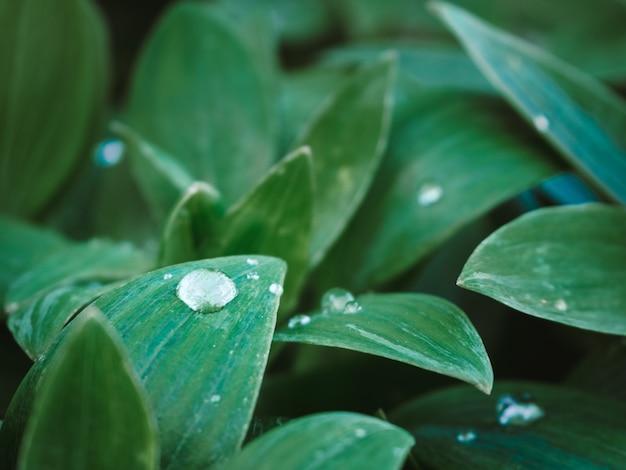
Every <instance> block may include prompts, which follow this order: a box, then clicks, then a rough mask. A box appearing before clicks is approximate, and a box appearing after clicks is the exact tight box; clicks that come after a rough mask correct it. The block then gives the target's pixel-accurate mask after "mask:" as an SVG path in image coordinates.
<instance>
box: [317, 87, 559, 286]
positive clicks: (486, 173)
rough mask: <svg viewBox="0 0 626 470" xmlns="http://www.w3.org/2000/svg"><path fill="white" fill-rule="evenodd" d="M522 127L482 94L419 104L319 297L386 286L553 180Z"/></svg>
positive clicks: (542, 150)
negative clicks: (344, 288) (501, 207)
mask: <svg viewBox="0 0 626 470" xmlns="http://www.w3.org/2000/svg"><path fill="white" fill-rule="evenodd" d="M520 124H523V123H521V122H520V121H519V119H517V117H516V116H515V115H513V114H512V113H511V112H510V111H508V110H507V108H506V106H505V105H503V103H501V102H500V101H499V100H496V99H492V98H488V97H486V96H480V95H467V94H463V95H460V94H454V93H449V92H447V93H438V94H434V93H432V92H431V93H427V94H423V95H422V96H420V97H417V98H416V99H415V104H414V115H413V117H412V118H410V119H409V120H408V121H407V123H406V124H405V125H404V126H402V127H401V128H399V129H398V130H397V131H396V132H395V133H394V134H393V135H392V137H391V140H390V142H389V148H388V151H387V155H386V158H385V160H384V161H383V164H382V165H381V170H380V172H379V176H378V177H377V179H376V181H375V182H374V183H373V185H372V188H371V190H370V193H369V194H368V196H367V198H366V199H365V201H364V202H363V205H362V206H361V208H360V209H359V211H358V212H357V214H356V216H355V217H354V219H353V220H352V222H351V223H350V225H349V226H348V229H347V230H346V232H345V233H344V235H343V237H342V238H341V239H340V240H339V242H338V243H337V244H336V245H335V246H334V247H333V249H332V250H331V253H330V255H329V256H328V260H329V261H328V263H325V264H322V265H321V266H320V270H319V273H318V279H319V283H320V284H322V286H323V288H322V290H323V289H324V288H328V287H331V286H332V285H333V284H338V283H342V284H344V285H345V284H346V283H349V285H350V287H352V288H354V289H355V290H358V291H362V290H365V289H367V288H368V287H369V286H371V285H376V284H380V283H382V282H385V281H387V280H389V279H391V278H393V277H394V276H397V275H398V274H400V273H402V272H403V271H405V270H406V269H408V268H410V267H411V266H413V265H414V264H415V263H417V262H418V261H419V260H421V259H423V258H424V256H426V255H428V254H429V253H430V252H432V251H433V250H434V249H435V248H437V247H438V246H439V245H440V244H441V243H442V242H444V241H445V240H446V239H448V238H449V237H450V236H451V235H453V234H454V233H455V232H457V231H458V230H459V229H461V228H462V227H463V226H464V225H465V224H467V223H468V222H470V221H472V220H475V219H476V218H478V217H480V216H481V215H483V214H485V213H486V212H487V211H489V210H490V209H492V208H494V207H496V206H497V205H498V204H500V203H502V202H503V201H505V200H507V199H508V198H510V197H513V196H515V195H516V194H518V193H519V192H521V191H523V190H524V189H526V188H528V187H529V186H532V185H533V184H536V183H538V182H539V181H541V180H542V179H544V178H547V177H548V176H550V175H552V174H554V173H555V172H556V167H555V166H554V165H553V164H551V163H550V158H549V157H550V156H551V152H550V151H549V149H547V148H546V147H545V145H542V142H541V141H540V140H539V139H537V138H534V137H533V135H532V134H531V133H530V132H528V131H525V130H524V126H523V125H522V126H520ZM356 240H358V242H356ZM338 260H339V261H338Z"/></svg>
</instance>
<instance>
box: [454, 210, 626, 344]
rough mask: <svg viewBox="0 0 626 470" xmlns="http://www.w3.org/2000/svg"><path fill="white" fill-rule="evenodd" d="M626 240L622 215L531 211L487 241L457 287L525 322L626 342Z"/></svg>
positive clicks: (624, 215)
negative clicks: (556, 325)
mask: <svg viewBox="0 0 626 470" xmlns="http://www.w3.org/2000/svg"><path fill="white" fill-rule="evenodd" d="M625 233H626V211H625V210H623V209H619V208H615V207H611V206H607V205H603V204H586V205H581V206H571V207H558V208H548V209H541V210H537V211H534V212H531V213H529V214H526V215H523V216H522V217H519V218H518V219H516V220H514V221H513V222H511V223H509V224H507V225H505V226H504V227H501V228H500V229H499V230H497V231H495V232H494V233H493V234H491V235H490V236H489V237H487V238H486V239H485V240H484V241H483V242H482V243H481V244H480V245H479V246H478V248H476V250H475V251H474V253H472V255H471V256H470V258H469V259H468V261H467V263H466V264H465V266H464V268H463V271H462V272H461V275H460V276H459V280H458V284H459V286H461V287H465V288H467V289H470V290H474V291H476V292H480V293H481V294H484V295H487V296H489V297H492V298H494V299H496V300H498V301H499V302H502V303H503V304H506V305H508V306H509V307H512V308H515V309H517V310H519V311H522V312H524V313H528V314H529V315H533V316H536V317H540V318H545V319H547V320H552V321H556V322H559V323H564V324H566V325H572V326H576V327H579V328H584V329H588V330H593V331H601V332H605V333H612V334H621V335H624V334H626V316H624V312H626V290H625V289H624V285H626V271H625V270H624V266H626V238H624V234H625Z"/></svg>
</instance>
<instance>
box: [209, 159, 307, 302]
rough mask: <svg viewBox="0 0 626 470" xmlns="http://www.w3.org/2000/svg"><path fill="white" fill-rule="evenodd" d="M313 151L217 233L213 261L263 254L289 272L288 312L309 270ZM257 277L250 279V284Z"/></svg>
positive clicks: (271, 179) (276, 174) (273, 174)
mask: <svg viewBox="0 0 626 470" xmlns="http://www.w3.org/2000/svg"><path fill="white" fill-rule="evenodd" d="M311 165H312V161H311V151H310V149H309V148H308V147H302V148H300V149H298V150H295V151H294V152H293V153H291V154H290V155H287V156H286V157H285V158H284V159H283V160H282V161H281V162H280V163H278V164H277V165H275V166H274V167H273V169H272V170H271V171H270V173H268V174H267V175H266V177H265V179H264V180H263V181H261V182H260V183H259V184H258V186H257V187H256V188H254V189H253V190H252V191H251V192H250V193H249V194H248V195H247V196H246V197H245V198H243V199H242V200H241V201H240V202H239V203H238V204H236V205H235V206H233V207H232V208H231V209H230V210H229V212H228V213H227V214H226V216H225V218H224V220H223V221H221V222H220V224H219V226H218V227H217V235H216V240H214V242H213V243H212V244H207V248H208V252H207V257H208V256H215V255H220V256H227V255H234V254H245V253H260V254H263V255H269V256H276V257H277V258H281V259H282V260H284V261H285V262H286V263H287V266H288V267H289V269H288V271H287V277H286V279H285V295H284V296H283V298H282V300H281V307H282V308H283V311H284V310H285V309H288V308H289V307H291V306H292V304H293V302H294V301H295V300H296V299H297V298H298V294H299V291H300V287H301V285H302V282H303V281H304V278H305V275H306V273H307V269H308V266H309V245H310V237H311V221H312V217H313V197H314V193H313V180H312V174H311V172H312V168H311ZM255 277H256V276H254V273H252V274H251V279H253V280H254V278H255Z"/></svg>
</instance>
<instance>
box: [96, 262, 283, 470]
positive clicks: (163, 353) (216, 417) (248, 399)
mask: <svg viewBox="0 0 626 470" xmlns="http://www.w3.org/2000/svg"><path fill="white" fill-rule="evenodd" d="M254 259H255V260H256V261H257V262H258V264H256V265H254V266H252V265H250V264H249V263H248V262H247V257H245V256H233V257H229V258H217V259H212V260H203V261H196V262H192V263H186V264H180V265H176V266H170V267H167V268H163V269H160V270H157V271H154V272H151V273H149V274H146V275H143V276H141V277H139V278H137V279H135V280H134V281H131V282H130V283H128V284H127V285H125V286H122V287H120V288H119V289H116V290H114V291H111V292H108V293H107V294H105V295H103V296H102V297H100V298H99V299H98V300H97V301H96V302H95V305H96V306H97V307H98V308H100V309H101V310H102V311H103V312H104V314H105V315H106V316H107V317H108V318H109V320H110V321H111V323H112V324H113V326H114V327H115V328H116V329H117V330H118V331H119V333H120V335H121V336H122V338H123V339H124V342H125V344H126V347H127V348H128V353H129V356H130V358H131V360H132V361H133V365H134V366H135V369H136V370H137V372H138V374H139V376H140V378H141V379H142V381H143V383H144V385H145V387H146V390H147V392H148V396H149V397H150V401H151V403H152V406H153V408H154V411H155V414H156V417H157V420H158V423H159V430H160V439H161V449H162V460H161V467H162V468H164V469H165V468H167V469H194V468H202V469H204V468H208V467H209V466H211V465H213V464H216V463H217V462H218V461H221V460H223V459H225V458H227V457H229V456H230V455H231V454H233V453H234V452H235V451H236V450H237V449H238V447H239V446H240V444H241V442H243V439H244V437H245V435H246V431H247V427H248V423H249V421H250V418H251V417H252V411H253V409H254V405H255V402H256V397H257V394H258V390H259V387H260V384H261V379H262V377H263V373H264V369H265V364H266V362H267V356H268V352H269V347H270V343H271V337H272V332H273V330H274V326H275V322H276V311H277V309H278V303H279V296H278V295H277V294H276V293H277V292H279V289H278V288H276V286H280V285H281V284H282V281H283V277H284V274H285V269H286V267H285V264H284V263H283V262H282V261H280V260H277V259H275V258H269V257H263V256H257V257H255V258H254ZM196 270H200V275H198V274H197V273H196V274H194V275H192V276H194V277H195V280H194V277H191V278H189V277H188V278H187V280H186V281H185V283H183V286H179V284H180V283H181V281H182V280H183V279H184V278H185V276H187V275H189V274H190V273H192V272H194V271H196ZM203 270H218V271H219V272H221V273H223V274H219V275H218V277H217V278H211V276H212V275H211V274H209V276H208V277H207V276H206V274H207V271H203ZM208 272H209V273H211V272H212V273H214V274H215V271H208ZM252 272H256V273H257V274H258V275H259V279H258V280H256V281H255V280H251V279H249V278H248V276H247V275H248V274H250V273H252ZM224 277H226V278H229V279H230V280H232V282H233V283H234V287H235V288H236V296H235V297H234V298H233V299H232V300H231V301H230V302H226V305H225V306H224V307H223V308H222V309H221V310H219V311H217V312H215V313H206V314H204V313H198V312H195V311H194V310H193V309H192V308H190V306H188V305H187V303H188V304H189V305H191V306H194V307H195V308H198V309H199V310H200V309H202V308H203V306H206V305H205V304H209V306H210V305H213V306H215V305H216V301H218V300H220V301H221V303H224V301H225V300H227V299H228V298H229V297H228V296H227V297H224V295H225V294H228V293H230V294H231V295H232V293H233V291H232V290H231V289H232V284H231V283H230V282H229V281H227V280H225V279H224ZM189 281H192V286H190V285H189ZM185 284H187V286H186V287H184V286H185ZM193 286H195V288H196V289H190V287H193ZM222 287H223V288H225V290H221V288H222ZM181 290H182V291H188V292H181ZM177 292H178V295H179V296H180V297H181V298H182V299H186V302H187V303H186V302H185V301H183V300H181V298H179V297H178V296H177ZM194 292H195V294H194ZM187 294H190V295H187ZM214 309H215V308H213V309H211V310H214Z"/></svg>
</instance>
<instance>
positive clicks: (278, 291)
mask: <svg viewBox="0 0 626 470" xmlns="http://www.w3.org/2000/svg"><path fill="white" fill-rule="evenodd" d="M270 292H271V293H272V294H274V295H277V296H279V297H280V296H281V295H283V286H281V285H280V284H277V283H275V282H274V283H272V285H270Z"/></svg>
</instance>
